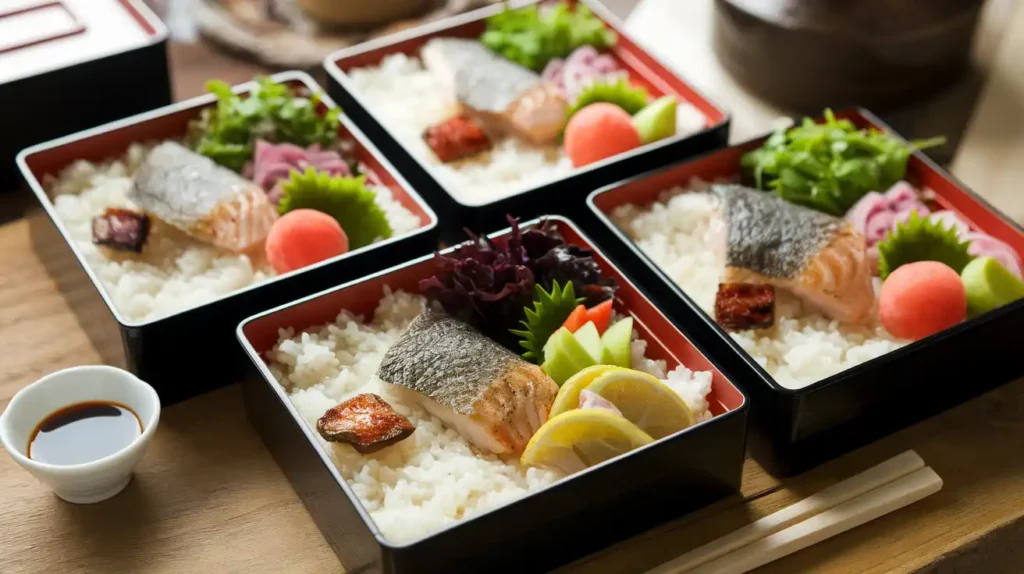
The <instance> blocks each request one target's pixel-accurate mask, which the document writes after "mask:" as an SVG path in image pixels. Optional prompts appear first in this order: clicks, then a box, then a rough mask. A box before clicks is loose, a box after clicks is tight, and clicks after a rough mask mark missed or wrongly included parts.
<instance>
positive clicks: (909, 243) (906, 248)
mask: <svg viewBox="0 0 1024 574" xmlns="http://www.w3.org/2000/svg"><path fill="white" fill-rule="evenodd" d="M968 247H970V242H967V241H961V240H960V236H959V235H957V232H956V228H955V227H954V226H950V227H948V228H947V227H944V226H943V225H942V223H941V222H939V221H934V220H931V219H928V218H926V217H924V218H922V217H920V216H918V214H917V212H916V211H914V212H912V213H911V214H910V219H908V220H906V221H904V222H902V223H899V224H897V225H896V230H895V231H889V232H888V233H887V234H886V236H885V239H883V240H882V241H880V242H879V243H878V269H879V271H880V272H881V277H882V279H885V278H886V277H888V276H889V274H890V273H892V272H893V271H895V270H896V269H897V268H898V267H899V266H901V265H906V264H907V263H913V262H915V261H938V262H939V263H945V264H946V265H948V266H949V267H950V268H951V269H953V271H956V272H957V273H960V272H961V271H963V270H964V267H966V266H967V264H968V263H970V262H971V260H972V259H974V256H973V255H971V254H970V253H968V252H967V249H968Z"/></svg>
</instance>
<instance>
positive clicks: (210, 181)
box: [130, 141, 277, 252]
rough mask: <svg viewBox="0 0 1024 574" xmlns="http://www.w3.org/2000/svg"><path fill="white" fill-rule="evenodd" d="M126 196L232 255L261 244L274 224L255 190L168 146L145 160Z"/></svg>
mask: <svg viewBox="0 0 1024 574" xmlns="http://www.w3.org/2000/svg"><path fill="white" fill-rule="evenodd" d="M130 197H131V199H132V201H134V202H135V203H136V204H137V205H138V206H139V207H140V208H141V209H143V210H144V211H146V212H148V213H149V214H151V215H153V216H155V217H158V218H159V219H161V220H163V221H165V222H166V223H168V224H170V225H173V226H174V227H177V228H178V229H180V230H182V231H184V232H185V233H188V234H189V235H191V236H192V237H195V238H196V239H198V240H200V241H203V242H206V243H210V244H213V245H216V246H217V247H222V248H224V249H228V250H230V251H235V252H242V251H246V250H248V249H249V248H251V247H253V246H255V245H257V244H259V243H261V242H262V241H263V240H264V239H265V238H266V237H267V233H268V232H269V231H270V226H271V225H272V224H273V223H274V221H275V220H276V219H277V211H276V210H275V209H274V206H273V205H272V204H271V203H270V201H269V200H268V199H267V194H266V193H264V191H263V190H262V189H260V187H259V186H257V185H256V184H254V183H252V182H250V181H248V180H246V179H244V178H242V177H241V176H239V175H238V174H236V173H235V172H233V171H231V170H229V169H227V168H224V167H221V166H219V165H217V164H216V163H214V162H213V160H211V159H209V158H207V157H205V156H202V155H200V154H197V153H195V152H193V151H192V150H190V149H188V148H186V147H184V146H182V145H180V144H177V143H175V142H171V141H168V142H164V143H161V144H160V145H158V146H156V147H154V148H153V150H152V151H150V153H149V155H148V156H146V159H145V161H143V163H142V165H141V166H140V167H139V169H138V171H136V172H135V183H134V185H133V186H132V190H131V193H130Z"/></svg>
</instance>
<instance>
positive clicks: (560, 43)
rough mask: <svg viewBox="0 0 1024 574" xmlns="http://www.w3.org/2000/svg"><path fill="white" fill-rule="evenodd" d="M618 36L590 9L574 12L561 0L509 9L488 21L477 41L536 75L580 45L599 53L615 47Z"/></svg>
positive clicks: (581, 8)
mask: <svg viewBox="0 0 1024 574" xmlns="http://www.w3.org/2000/svg"><path fill="white" fill-rule="evenodd" d="M616 41H618V36H617V35H616V34H615V32H613V31H612V30H610V29H608V28H607V27H606V26H605V25H604V22H602V21H601V19H600V18H598V17H596V16H594V14H593V13H592V12H591V11H590V9H589V8H587V7H586V6H584V5H582V4H578V5H577V6H576V9H575V10H573V9H571V8H570V7H569V4H568V3H567V2H565V0H562V1H560V2H557V3H555V4H553V5H547V6H543V7H540V8H539V7H538V6H537V5H531V6H526V7H523V8H515V9H512V8H509V7H508V6H507V5H506V8H505V10H503V11H502V12H499V13H497V14H495V15H493V16H491V17H490V18H488V19H487V28H486V30H485V31H484V33H483V35H482V36H480V42H481V43H483V45H485V46H487V47H488V48H490V49H491V50H493V51H495V52H497V53H498V54H501V55H502V56H504V57H505V58H507V59H509V60H511V61H513V62H515V63H517V64H519V65H521V66H524V67H526V68H529V69H531V70H534V71H536V72H539V71H541V70H542V69H544V66H546V65H547V63H548V62H550V61H551V60H553V59H555V58H564V57H566V56H568V55H569V54H571V53H572V51H573V50H575V49H576V48H579V47H581V46H588V45H589V46H593V47H594V48H597V49H598V50H602V49H606V48H609V47H611V46H614V45H615V42H616Z"/></svg>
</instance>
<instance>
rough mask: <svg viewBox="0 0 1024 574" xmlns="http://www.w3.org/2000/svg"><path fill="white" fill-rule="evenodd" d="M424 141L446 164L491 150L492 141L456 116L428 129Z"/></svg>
mask: <svg viewBox="0 0 1024 574" xmlns="http://www.w3.org/2000/svg"><path fill="white" fill-rule="evenodd" d="M423 140H424V141H425V142H427V145H428V146H430V149H431V150H433V152H434V154H435V155H437V158H438V159H439V160H441V161H442V162H444V163H448V162H452V161H455V160H459V159H462V158H464V157H469V156H471V155H474V154H477V153H480V152H482V151H485V150H488V149H490V148H491V140H490V138H488V137H487V134H486V133H484V130H483V129H481V128H480V126H478V125H476V124H475V123H473V122H471V121H470V120H469V119H467V118H465V117H463V116H455V117H452V118H449V119H447V120H445V121H443V122H441V123H439V124H437V125H434V126H431V127H429V128H427V129H426V131H424V132H423Z"/></svg>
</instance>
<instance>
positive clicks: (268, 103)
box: [192, 78, 341, 171]
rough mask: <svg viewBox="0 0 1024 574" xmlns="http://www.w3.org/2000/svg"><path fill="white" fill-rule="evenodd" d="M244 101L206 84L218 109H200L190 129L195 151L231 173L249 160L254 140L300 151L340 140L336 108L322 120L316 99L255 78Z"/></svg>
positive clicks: (225, 87)
mask: <svg viewBox="0 0 1024 574" xmlns="http://www.w3.org/2000/svg"><path fill="white" fill-rule="evenodd" d="M256 82H257V85H256V88H255V89H254V90H252V91H251V92H250V93H249V94H248V96H245V97H243V96H242V95H238V94H234V93H232V91H231V86H229V85H228V84H226V83H224V82H221V81H219V80H212V81H210V82H208V83H207V84H206V89H207V90H208V91H209V92H210V93H212V94H214V95H216V96H217V105H216V106H214V107H211V108H206V109H205V110H203V112H202V114H201V115H200V117H199V119H198V120H197V121H195V122H194V123H193V125H192V130H193V145H192V147H193V149H194V150H195V151H196V152H197V153H200V154H202V155H205V156H206V157H208V158H210V159H212V160H213V161H215V162H217V163H219V164H220V165H223V166H225V167H227V168H230V169H233V170H235V171H241V169H242V167H244V166H245V164H246V163H247V162H248V161H249V160H251V159H252V155H253V148H254V147H255V143H256V140H257V139H263V140H266V141H268V142H271V143H291V144H295V145H298V146H302V147H307V146H310V145H313V144H320V146H321V147H328V146H330V145H332V144H333V143H334V142H335V141H337V139H338V115H339V114H340V113H341V111H340V110H339V109H337V108H333V109H330V110H327V112H326V113H325V114H323V115H320V114H319V113H318V111H317V108H318V106H319V104H320V95H319V94H314V95H313V96H311V97H309V98H303V97H297V96H295V95H293V94H292V92H291V89H290V88H289V87H288V86H286V85H284V84H278V83H275V82H274V81H273V80H271V79H270V78H257V79H256Z"/></svg>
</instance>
